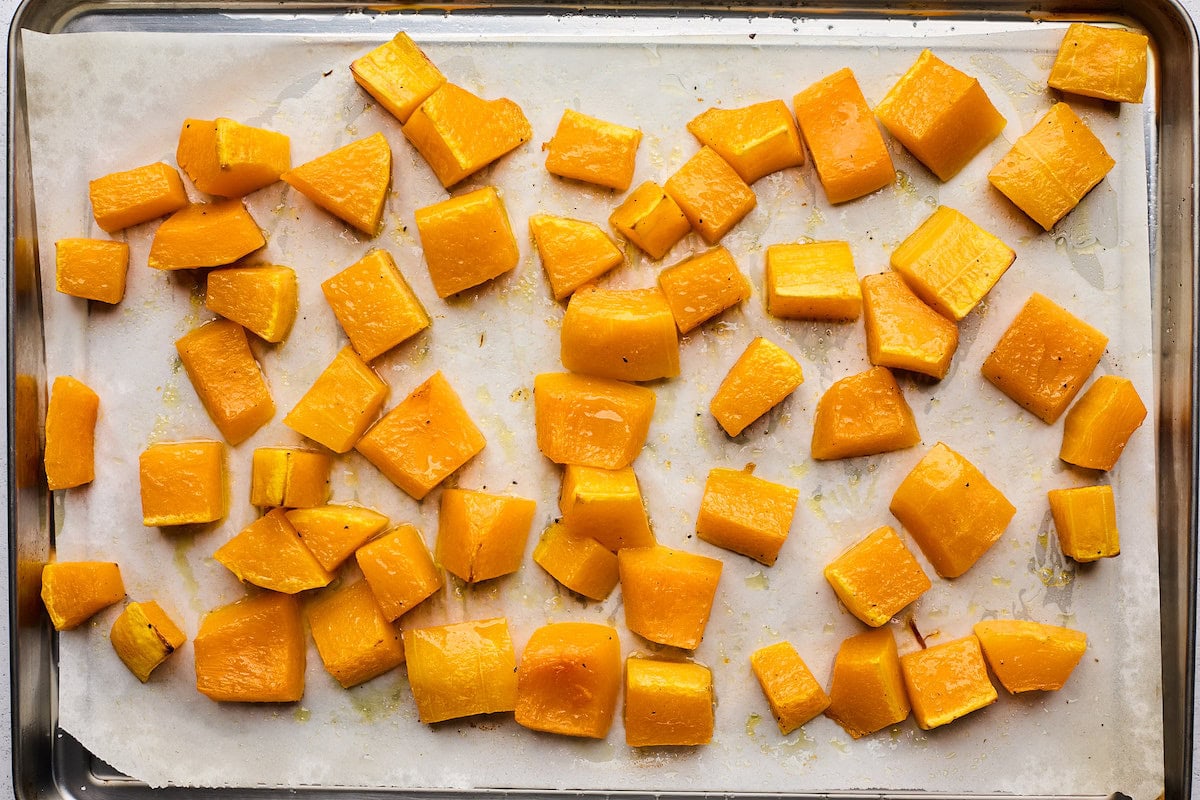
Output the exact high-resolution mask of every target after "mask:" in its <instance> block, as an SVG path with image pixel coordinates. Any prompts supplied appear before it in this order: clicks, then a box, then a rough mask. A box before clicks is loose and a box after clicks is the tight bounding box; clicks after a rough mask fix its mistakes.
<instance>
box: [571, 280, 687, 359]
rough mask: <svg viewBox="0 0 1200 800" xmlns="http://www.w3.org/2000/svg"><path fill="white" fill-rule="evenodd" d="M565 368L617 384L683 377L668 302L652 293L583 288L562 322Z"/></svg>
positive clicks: (574, 295) (576, 294) (676, 335)
mask: <svg viewBox="0 0 1200 800" xmlns="http://www.w3.org/2000/svg"><path fill="white" fill-rule="evenodd" d="M561 335H562V345H561V350H560V352H561V355H562V363H563V366H564V367H566V368H567V369H569V370H571V371H572V372H581V373H584V374H585V375H595V376H597V377H600V378H613V379H614V380H619V381H652V380H657V379H658V378H674V377H676V376H677V375H679V335H678V334H677V333H676V332H675V317H674V316H672V315H671V307H670V306H669V305H667V299H666V297H664V296H663V293H662V292H661V291H659V290H658V289H657V288H654V289H601V288H600V287H598V286H585V287H584V288H582V289H580V290H578V291H577V292H575V294H573V295H571V300H570V302H569V303H567V313H566V314H565V315H563V320H562V334H561Z"/></svg>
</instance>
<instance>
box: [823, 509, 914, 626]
mask: <svg viewBox="0 0 1200 800" xmlns="http://www.w3.org/2000/svg"><path fill="white" fill-rule="evenodd" d="M825 579H826V580H827V581H829V585H830V586H832V587H833V591H834V592H836V593H837V596H838V599H839V600H841V601H842V603H843V604H844V605H845V606H846V608H847V609H848V610H849V611H850V613H851V614H853V615H854V616H856V617H858V618H859V620H861V621H862V622H865V623H866V624H867V625H870V626H871V627H873V628H878V627H879V626H880V625H884V624H886V623H887V622H888V620H890V619H891V618H892V617H894V616H895V615H896V614H897V613H899V612H900V611H901V609H903V608H904V607H905V606H907V605H909V604H910V603H912V602H914V601H915V600H916V599H917V598H918V597H920V596H921V595H923V594H924V593H925V592H927V591H928V590H929V588H930V587H931V586H932V585H933V584H932V583H931V582H930V580H929V576H928V575H926V574H925V570H923V569H921V565H920V564H918V563H917V559H916V558H914V557H913V554H912V552H910V551H909V549H908V548H907V547H905V545H904V542H903V541H902V540H901V539H900V537H899V536H898V535H896V532H895V531H894V530H892V527H891V526H890V525H884V526H883V527H881V528H876V529H875V530H874V531H872V532H871V533H869V534H867V536H866V538H864V539H862V540H861V541H859V542H857V543H856V544H854V545H853V546H852V547H850V548H849V549H848V550H846V551H845V552H844V553H842V554H841V555H840V556H838V557H837V558H835V559H834V560H833V561H831V562H829V565H828V566H826V567H825Z"/></svg>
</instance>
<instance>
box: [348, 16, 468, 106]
mask: <svg viewBox="0 0 1200 800" xmlns="http://www.w3.org/2000/svg"><path fill="white" fill-rule="evenodd" d="M350 72H351V74H353V75H354V80H355V81H356V82H357V83H358V85H359V86H361V87H363V88H364V89H366V90H367V93H368V94H370V95H371V96H372V97H374V98H375V99H376V100H377V101H378V102H379V105H381V106H383V107H384V108H386V109H387V110H388V112H389V113H391V115H392V116H393V117H395V118H396V119H398V120H400V122H401V123H405V122H408V118H409V117H410V116H412V113H413V112H414V111H416V110H417V106H419V105H421V103H423V102H425V98H427V97H429V95H431V94H433V93H434V91H435V90H436V89H437V88H438V87H439V86H441V85H442V84H443V83H445V82H446V76H444V75H443V74H442V72H441V70H439V69H438V68H437V67H436V66H435V65H434V63H433V62H432V61H430V60H429V57H428V56H426V55H425V53H424V52H423V51H422V50H421V48H420V47H418V46H417V44H416V42H414V41H413V40H412V38H411V37H410V36H409V35H408V34H407V33H405V32H404V31H400V32H399V33H397V34H396V35H395V36H394V37H392V39H391V41H388V42H384V43H383V44H381V45H379V47H376V48H375V49H374V50H372V51H371V52H369V53H367V54H366V55H365V56H359V57H358V58H356V59H354V61H352V62H350Z"/></svg>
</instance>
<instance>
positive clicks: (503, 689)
mask: <svg viewBox="0 0 1200 800" xmlns="http://www.w3.org/2000/svg"><path fill="white" fill-rule="evenodd" d="M404 652H405V655H406V657H407V660H408V682H409V684H410V685H411V686H412V693H413V700H415V701H416V704H417V716H418V717H419V718H420V720H421V722H424V723H427V724H428V723H431V722H441V721H442V720H447V719H455V718H457V717H469V716H472V715H475V714H495V713H498V712H501V711H512V710H514V709H515V708H516V706H517V655H516V652H515V651H514V650H513V643H512V637H511V636H510V635H509V632H508V620H506V619H504V618H503V617H499V618H496V619H484V620H472V621H470V622H459V623H457V624H454V625H438V626H434V627H431V628H416V629H409V630H406V631H404Z"/></svg>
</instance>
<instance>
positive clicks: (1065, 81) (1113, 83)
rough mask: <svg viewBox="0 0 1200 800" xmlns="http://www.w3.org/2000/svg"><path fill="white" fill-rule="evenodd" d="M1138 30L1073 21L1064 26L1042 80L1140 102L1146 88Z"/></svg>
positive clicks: (1068, 89)
mask: <svg viewBox="0 0 1200 800" xmlns="http://www.w3.org/2000/svg"><path fill="white" fill-rule="evenodd" d="M1149 45H1150V40H1149V39H1148V38H1147V37H1146V36H1145V35H1144V34H1141V33H1135V32H1133V31H1123V30H1118V29H1116V28H1101V27H1099V26H1098V25H1086V24H1084V23H1082V22H1076V23H1073V24H1072V25H1071V27H1069V28H1067V34H1066V35H1065V36H1064V37H1063V40H1062V44H1060V45H1059V47H1058V56H1057V57H1056V58H1055V59H1054V66H1052V67H1051V68H1050V77H1049V78H1047V79H1046V84H1047V85H1048V86H1050V88H1052V89H1058V90H1059V91H1061V92H1070V93H1071V94H1081V95H1084V96H1085V97H1098V98H1100V99H1101V100H1115V101H1116V102H1118V103H1140V102H1142V94H1143V93H1144V92H1145V90H1146V51H1147V50H1148V49H1149Z"/></svg>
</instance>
